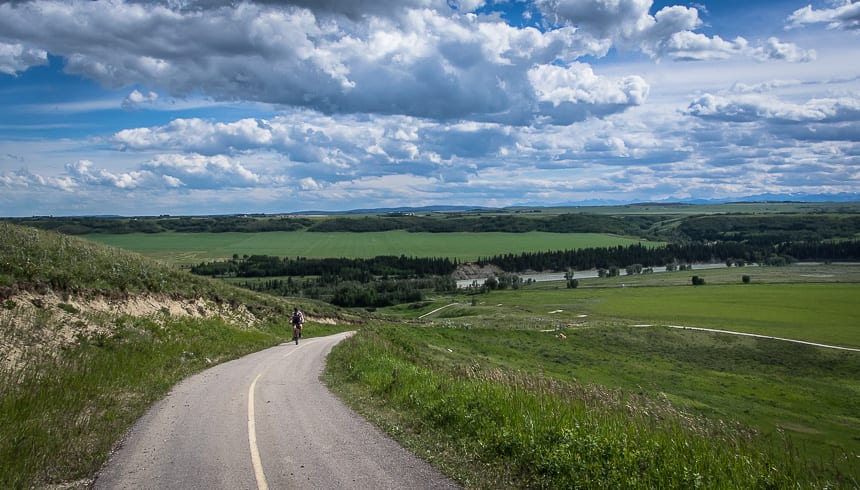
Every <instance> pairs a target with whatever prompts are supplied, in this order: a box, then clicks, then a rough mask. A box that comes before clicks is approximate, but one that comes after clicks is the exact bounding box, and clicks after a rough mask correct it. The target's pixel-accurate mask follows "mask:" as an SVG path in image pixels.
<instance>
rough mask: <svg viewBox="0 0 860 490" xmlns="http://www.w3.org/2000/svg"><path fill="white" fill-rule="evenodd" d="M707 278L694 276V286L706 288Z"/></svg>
mask: <svg viewBox="0 0 860 490" xmlns="http://www.w3.org/2000/svg"><path fill="white" fill-rule="evenodd" d="M704 285H705V278H704V277H699V276H693V286H704Z"/></svg>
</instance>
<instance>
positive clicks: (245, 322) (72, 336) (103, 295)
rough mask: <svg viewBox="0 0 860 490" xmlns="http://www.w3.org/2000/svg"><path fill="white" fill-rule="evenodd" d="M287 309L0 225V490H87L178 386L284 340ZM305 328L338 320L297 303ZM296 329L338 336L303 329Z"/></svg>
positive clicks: (100, 249)
mask: <svg viewBox="0 0 860 490" xmlns="http://www.w3.org/2000/svg"><path fill="white" fill-rule="evenodd" d="M291 306H292V304H290V303H288V302H286V301H283V300H280V299H275V298H271V297H267V296H262V295H255V294H253V293H251V292H249V291H246V290H242V289H238V288H234V287H231V286H229V285H227V284H225V283H223V282H217V281H212V280H208V279H205V278H200V277H196V276H192V275H190V274H186V273H184V272H180V271H177V270H176V269H175V268H173V267H169V266H167V265H164V264H160V263H158V262H154V261H152V260H150V259H146V258H144V257H142V256H139V255H137V254H133V253H129V252H124V251H120V250H116V249H112V248H108V247H105V246H102V245H97V244H93V243H91V242H87V241H84V240H81V239H77V238H73V237H68V236H64V235H59V234H56V233H49V232H43V231H39V230H35V229H32V228H24V227H19V226H14V225H10V224H7V223H0V461H2V464H0V488H10V489H16V488H31V487H42V486H47V485H50V484H59V483H63V484H66V485H68V484H69V483H70V482H71V484H72V485H73V486H74V485H76V486H80V487H86V485H87V484H88V481H89V480H88V479H89V478H90V477H91V476H92V475H93V474H94V473H95V471H96V470H97V469H98V468H99V467H100V466H101V464H102V463H103V462H104V461H105V459H106V458H107V456H108V454H109V452H110V450H111V448H112V447H113V445H114V444H115V443H116V442H117V441H118V440H119V438H120V437H121V436H122V434H123V433H124V431H125V430H126V429H127V428H128V427H129V426H130V425H131V424H132V423H133V422H134V421H135V420H136V419H137V418H138V417H139V416H140V415H141V414H142V413H143V411H144V410H145V409H146V408H147V407H148V406H149V405H150V404H151V403H152V402H154V401H155V400H158V399H160V398H162V397H163V396H164V395H165V394H166V393H167V391H168V390H169V389H170V387H171V386H172V385H173V384H175V383H176V382H177V381H179V380H180V379H182V378H183V377H186V376H188V375H189V374H191V373H194V372H196V371H199V370H201V369H204V368H206V367H207V366H210V365H212V364H214V363H218V362H222V361H225V360H228V359H232V358H236V357H239V356H241V355H244V354H247V353H249V352H253V351H256V350H259V349H262V348H265V347H268V346H272V345H275V344H277V343H280V342H281V341H283V340H285V339H286V337H287V335H288V331H289V329H288V327H287V323H288V322H287V319H286V316H285V314H286V312H287V311H288V309H289V308H290V307H291ZM302 307H303V308H304V310H305V311H306V312H307V313H308V315H309V317H310V318H311V320H313V319H314V318H315V317H316V318H320V317H333V316H338V315H340V314H341V313H339V312H338V311H336V310H335V309H334V308H332V307H331V306H328V305H325V304H323V303H315V302H308V301H302ZM308 327H309V328H307V329H306V332H307V333H308V334H309V335H315V334H316V335H319V334H324V333H328V332H332V331H336V330H338V329H337V327H331V326H326V325H323V324H319V323H314V322H313V321H311V322H309V323H308Z"/></svg>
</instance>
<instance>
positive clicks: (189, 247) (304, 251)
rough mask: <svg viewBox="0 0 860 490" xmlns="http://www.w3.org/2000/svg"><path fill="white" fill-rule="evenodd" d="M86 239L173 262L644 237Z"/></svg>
mask: <svg viewBox="0 0 860 490" xmlns="http://www.w3.org/2000/svg"><path fill="white" fill-rule="evenodd" d="M84 237H85V238H87V239H88V240H92V241H95V242H100V243H103V244H105V245H110V246H113V247H118V248H122V249H126V250H131V251H134V252H138V253H142V254H144V255H146V256H149V257H153V258H157V259H159V260H163V261H166V262H170V263H174V264H184V265H190V264H198V263H200V262H203V261H211V260H216V259H225V258H230V257H232V256H233V254H238V255H239V256H240V257H241V256H243V255H273V256H278V257H308V258H326V257H350V258H371V257H376V256H378V255H396V256H399V255H406V256H409V257H448V258H450V259H458V260H461V261H472V260H476V259H477V258H478V257H489V256H492V255H496V254H504V253H508V252H510V251H513V250H515V251H518V252H537V251H545V250H565V249H577V248H588V247H610V246H616V245H631V244H635V243H640V242H641V240H637V239H634V238H627V237H619V236H615V235H606V234H599V233H546V232H528V233H409V232H406V231H403V230H397V231H386V232H372V233H343V232H334V233H324V232H313V233H311V232H303V231H297V232H267V233H155V234H146V233H131V234H116V235H114V234H90V235H85V236H84Z"/></svg>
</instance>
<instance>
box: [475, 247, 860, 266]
mask: <svg viewBox="0 0 860 490" xmlns="http://www.w3.org/2000/svg"><path fill="white" fill-rule="evenodd" d="M798 260H804V261H809V260H815V261H856V260H860V241H858V240H847V241H832V242H787V243H779V244H776V245H769V244H765V245H761V244H750V243H744V242H711V243H701V242H699V243H684V244H680V243H670V244H667V245H664V246H657V247H648V246H645V245H642V244H641V243H639V244H633V245H626V246H624V245H618V246H615V247H602V248H583V249H577V250H559V251H548V252H524V253H520V254H503V255H495V256H492V257H483V258H479V259H478V261H477V263H478V264H479V265H484V266H485V265H495V266H497V267H499V268H501V269H502V270H504V271H506V272H522V271H526V270H536V271H546V270H553V271H565V270H569V269H570V270H589V269H606V270H609V269H612V268H616V269H617V268H623V267H627V266H630V265H634V264H636V265H640V266H642V267H659V266H667V265H671V264H693V263H702V262H711V263H713V262H726V261H728V262H731V263H733V264H744V263H757V264H764V265H783V264H786V263H790V262H794V261H798Z"/></svg>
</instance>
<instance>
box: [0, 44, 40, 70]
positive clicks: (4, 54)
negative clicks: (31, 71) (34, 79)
mask: <svg viewBox="0 0 860 490" xmlns="http://www.w3.org/2000/svg"><path fill="white" fill-rule="evenodd" d="M47 63H48V53H47V52H46V51H45V50H43V49H37V48H31V47H25V46H23V45H22V44H19V43H14V44H9V43H4V42H0V73H5V74H6V75H13V76H14V75H16V74H17V73H19V72H22V71H24V70H26V69H28V68H30V67H31V66H38V65H45V64H47Z"/></svg>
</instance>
